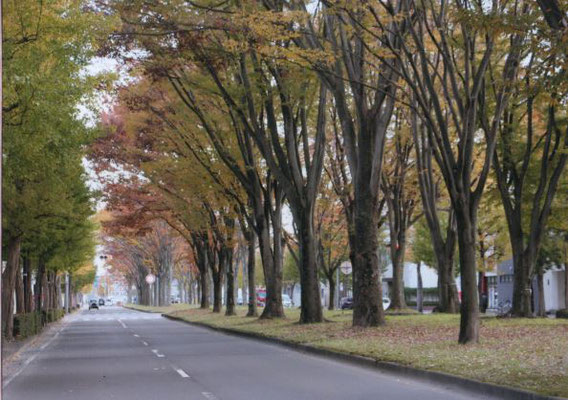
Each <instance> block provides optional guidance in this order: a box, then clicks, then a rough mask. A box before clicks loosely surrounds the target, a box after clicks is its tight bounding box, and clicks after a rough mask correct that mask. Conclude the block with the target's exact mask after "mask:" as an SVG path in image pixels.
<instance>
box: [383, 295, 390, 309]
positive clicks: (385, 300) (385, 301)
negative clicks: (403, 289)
mask: <svg viewBox="0 0 568 400" xmlns="http://www.w3.org/2000/svg"><path fill="white" fill-rule="evenodd" d="M390 305H391V301H390V299H389V298H388V297H383V310H386V309H387V308H389V306H390Z"/></svg>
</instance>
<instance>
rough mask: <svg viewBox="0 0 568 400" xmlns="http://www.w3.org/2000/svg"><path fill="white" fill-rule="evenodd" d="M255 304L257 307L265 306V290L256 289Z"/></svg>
mask: <svg viewBox="0 0 568 400" xmlns="http://www.w3.org/2000/svg"><path fill="white" fill-rule="evenodd" d="M256 306H257V307H264V306H266V290H264V289H260V290H257V291H256Z"/></svg>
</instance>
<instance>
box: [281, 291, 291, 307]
mask: <svg viewBox="0 0 568 400" xmlns="http://www.w3.org/2000/svg"><path fill="white" fill-rule="evenodd" d="M282 305H283V306H284V307H286V308H290V307H292V306H293V303H292V299H291V298H290V296H288V295H287V294H282Z"/></svg>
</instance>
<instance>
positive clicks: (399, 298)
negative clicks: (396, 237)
mask: <svg viewBox="0 0 568 400" xmlns="http://www.w3.org/2000/svg"><path fill="white" fill-rule="evenodd" d="M393 246H394V249H393ZM397 247H398V248H397ZM403 252H404V246H401V244H400V243H398V242H396V243H393V242H392V241H391V260H392V295H391V305H390V308H391V309H393V310H401V309H403V308H406V301H405V299H404V258H403V255H404V254H403Z"/></svg>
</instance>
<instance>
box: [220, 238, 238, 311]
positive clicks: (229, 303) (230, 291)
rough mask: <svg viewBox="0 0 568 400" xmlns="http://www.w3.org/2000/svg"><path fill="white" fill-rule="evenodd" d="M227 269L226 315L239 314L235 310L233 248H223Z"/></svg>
mask: <svg viewBox="0 0 568 400" xmlns="http://www.w3.org/2000/svg"><path fill="white" fill-rule="evenodd" d="M223 251H224V253H225V256H224V263H225V269H226V270H227V294H226V295H225V297H226V301H225V303H226V310H225V315H237V313H236V312H235V266H234V264H233V249H231V248H225V249H223Z"/></svg>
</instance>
